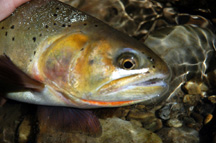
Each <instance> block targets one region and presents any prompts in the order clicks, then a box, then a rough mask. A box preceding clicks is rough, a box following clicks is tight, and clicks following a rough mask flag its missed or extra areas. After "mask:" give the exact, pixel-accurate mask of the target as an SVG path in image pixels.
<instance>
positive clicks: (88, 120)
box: [38, 106, 102, 136]
mask: <svg viewBox="0 0 216 143" xmlns="http://www.w3.org/2000/svg"><path fill="white" fill-rule="evenodd" d="M38 120H39V129H40V132H58V131H59V132H67V133H71V132H73V133H77V132H78V133H83V134H88V135H91V136H99V135H101V132H102V129H101V126H100V122H99V120H98V118H97V117H96V116H95V115H94V114H93V113H92V111H90V110H84V109H76V108H65V107H45V106H40V107H38Z"/></svg>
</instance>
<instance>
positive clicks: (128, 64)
mask: <svg viewBox="0 0 216 143" xmlns="http://www.w3.org/2000/svg"><path fill="white" fill-rule="evenodd" d="M123 66H124V68H125V69H131V68H132V67H133V66H134V65H133V63H132V62H131V61H126V62H125V63H124V65H123Z"/></svg>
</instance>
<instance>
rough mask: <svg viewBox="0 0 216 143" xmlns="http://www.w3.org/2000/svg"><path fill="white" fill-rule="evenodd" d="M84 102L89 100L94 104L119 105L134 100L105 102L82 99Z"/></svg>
mask: <svg viewBox="0 0 216 143" xmlns="http://www.w3.org/2000/svg"><path fill="white" fill-rule="evenodd" d="M82 101H83V102H87V103H90V104H92V105H103V106H105V105H113V106H118V105H125V104H129V103H131V102H134V101H133V100H130V101H110V102H105V101H94V100H85V99H82Z"/></svg>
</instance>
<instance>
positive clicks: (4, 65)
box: [0, 54, 44, 93]
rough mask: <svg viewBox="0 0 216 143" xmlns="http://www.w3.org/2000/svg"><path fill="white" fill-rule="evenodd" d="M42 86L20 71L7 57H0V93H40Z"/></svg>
mask: <svg viewBox="0 0 216 143" xmlns="http://www.w3.org/2000/svg"><path fill="white" fill-rule="evenodd" d="M43 88H44V84H43V83H41V82H39V81H37V80H35V79H33V78H31V77H30V76H28V75H27V74H26V73H24V72H23V71H22V70H20V69H19V68H18V67H17V66H16V65H15V64H14V63H13V62H12V61H11V60H10V58H9V57H8V56H7V55H5V54H4V55H1V56H0V92H1V93H2V92H3V93H5V92H12V91H20V90H34V91H41V90H43Z"/></svg>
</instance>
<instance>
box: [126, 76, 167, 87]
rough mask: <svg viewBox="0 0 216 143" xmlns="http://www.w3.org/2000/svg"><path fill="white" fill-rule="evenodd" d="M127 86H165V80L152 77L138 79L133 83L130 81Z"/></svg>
mask: <svg viewBox="0 0 216 143" xmlns="http://www.w3.org/2000/svg"><path fill="white" fill-rule="evenodd" d="M129 86H166V82H165V81H164V78H157V77H156V78H152V79H149V80H145V81H142V80H140V81H138V82H135V83H132V84H131V85H129Z"/></svg>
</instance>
